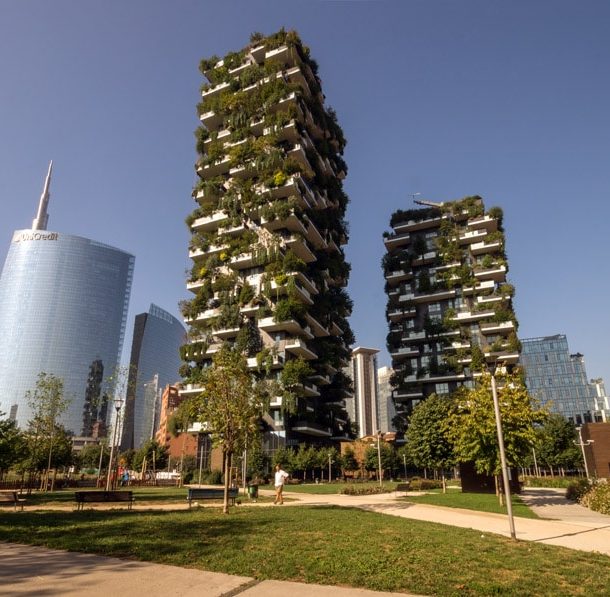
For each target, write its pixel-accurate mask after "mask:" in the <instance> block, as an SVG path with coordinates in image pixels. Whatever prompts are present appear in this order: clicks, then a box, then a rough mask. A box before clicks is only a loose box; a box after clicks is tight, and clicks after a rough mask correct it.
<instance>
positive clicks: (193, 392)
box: [178, 383, 203, 396]
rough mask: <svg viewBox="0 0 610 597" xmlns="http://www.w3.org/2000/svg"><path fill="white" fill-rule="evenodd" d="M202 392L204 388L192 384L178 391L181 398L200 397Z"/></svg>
mask: <svg viewBox="0 0 610 597" xmlns="http://www.w3.org/2000/svg"><path fill="white" fill-rule="evenodd" d="M201 392H203V387H202V386H201V385H199V384H192V383H187V384H185V385H183V386H182V387H181V388H180V389H179V390H178V394H180V396H199V394H201Z"/></svg>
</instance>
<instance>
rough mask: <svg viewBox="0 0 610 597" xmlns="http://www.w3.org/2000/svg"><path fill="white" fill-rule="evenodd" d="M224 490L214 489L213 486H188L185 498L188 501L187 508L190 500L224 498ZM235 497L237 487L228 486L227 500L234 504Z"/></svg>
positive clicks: (190, 503)
mask: <svg viewBox="0 0 610 597" xmlns="http://www.w3.org/2000/svg"><path fill="white" fill-rule="evenodd" d="M224 497H225V490H224V489H215V488H213V487H189V488H188V494H187V496H186V499H187V500H188V503H189V508H190V507H191V505H192V502H196V501H198V500H224ZM236 497H237V487H229V501H230V502H231V504H232V505H233V506H234V505H235V498H236Z"/></svg>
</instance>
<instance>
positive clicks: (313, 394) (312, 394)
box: [297, 383, 320, 398]
mask: <svg viewBox="0 0 610 597" xmlns="http://www.w3.org/2000/svg"><path fill="white" fill-rule="evenodd" d="M297 387H298V388H299V389H300V390H301V391H302V392H303V396H305V397H307V398H317V397H319V396H320V392H318V388H317V387H316V386H315V384H312V383H310V384H307V383H304V384H299V385H298V386H297Z"/></svg>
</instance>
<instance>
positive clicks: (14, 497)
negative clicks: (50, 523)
mask: <svg viewBox="0 0 610 597" xmlns="http://www.w3.org/2000/svg"><path fill="white" fill-rule="evenodd" d="M4 504H13V506H14V507H15V512H16V511H17V506H21V509H22V510H23V505H24V504H25V500H24V499H23V498H20V497H19V492H18V491H0V506H2V505H4Z"/></svg>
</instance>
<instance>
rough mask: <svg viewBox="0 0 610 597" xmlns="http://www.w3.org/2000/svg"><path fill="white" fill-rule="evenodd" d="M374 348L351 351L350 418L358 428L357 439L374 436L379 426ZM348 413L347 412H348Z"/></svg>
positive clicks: (376, 352) (375, 353)
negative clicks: (351, 389)
mask: <svg viewBox="0 0 610 597" xmlns="http://www.w3.org/2000/svg"><path fill="white" fill-rule="evenodd" d="M378 353H379V351H378V350H377V349H375V348H363V347H361V346H359V347H357V348H354V350H352V361H351V367H350V369H351V370H350V377H351V378H352V382H353V388H354V394H353V399H352V398H350V399H349V400H350V401H352V400H353V406H352V407H351V411H352V412H351V413H350V418H351V419H352V421H353V422H354V423H355V424H356V425H357V427H358V437H364V436H367V435H375V434H376V433H377V431H379V430H380V429H381V428H380V426H379V402H378V387H377V354H378ZM348 412H349V411H348Z"/></svg>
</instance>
